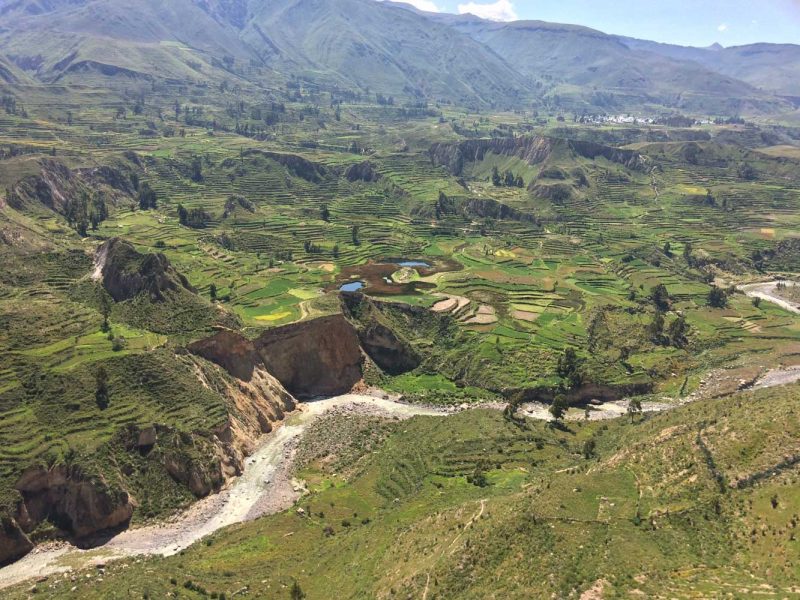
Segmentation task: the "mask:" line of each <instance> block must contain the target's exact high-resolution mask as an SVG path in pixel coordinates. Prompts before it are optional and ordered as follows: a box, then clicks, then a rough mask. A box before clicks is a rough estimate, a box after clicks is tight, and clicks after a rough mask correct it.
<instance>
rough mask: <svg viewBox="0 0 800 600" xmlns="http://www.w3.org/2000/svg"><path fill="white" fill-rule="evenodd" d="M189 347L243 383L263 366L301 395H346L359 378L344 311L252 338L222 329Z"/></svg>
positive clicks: (352, 337)
mask: <svg viewBox="0 0 800 600" xmlns="http://www.w3.org/2000/svg"><path fill="white" fill-rule="evenodd" d="M189 350H190V351H191V352H193V353H195V354H197V355H199V356H202V357H203V358H206V359H208V360H210V361H212V362H214V363H216V364H218V365H220V366H222V367H223V368H225V370H227V371H228V372H229V373H230V374H231V375H234V376H236V377H238V378H240V379H242V380H244V381H250V380H251V379H252V376H253V373H254V371H255V370H256V368H257V367H259V366H260V367H263V368H264V369H265V370H266V371H267V372H268V373H270V374H271V375H273V376H274V377H275V379H277V380H278V381H279V382H280V383H281V385H282V386H283V387H285V388H286V390H287V391H288V392H290V393H291V394H292V395H294V396H296V397H298V398H313V397H315V396H334V395H336V394H342V393H345V392H347V391H348V390H350V389H351V388H352V387H353V386H354V385H355V384H356V383H357V382H358V381H359V380H360V379H361V363H362V360H363V359H362V355H361V348H360V346H359V340H358V336H357V335H356V332H355V330H354V329H353V327H352V325H350V323H348V321H347V320H346V319H345V318H344V317H343V316H341V315H334V316H330V317H322V318H319V319H313V320H311V321H304V322H301V323H295V324H293V325H287V326H285V327H276V328H275V329H270V330H268V331H265V332H264V333H263V334H261V336H259V337H258V338H257V339H255V340H253V341H249V340H247V339H245V338H244V337H242V336H240V335H239V334H237V333H234V332H229V331H221V332H219V333H217V334H216V335H214V336H213V337H211V338H209V339H206V340H201V341H199V342H195V343H194V344H191V345H190V346H189Z"/></svg>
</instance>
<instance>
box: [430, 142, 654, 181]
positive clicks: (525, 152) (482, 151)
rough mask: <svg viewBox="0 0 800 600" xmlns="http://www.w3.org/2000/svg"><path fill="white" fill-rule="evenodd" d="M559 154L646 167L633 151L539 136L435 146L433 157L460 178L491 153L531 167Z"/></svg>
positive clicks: (630, 166) (634, 167)
mask: <svg viewBox="0 0 800 600" xmlns="http://www.w3.org/2000/svg"><path fill="white" fill-rule="evenodd" d="M556 152H558V153H574V154H576V155H578V156H582V157H584V158H589V159H595V158H598V157H602V158H605V159H606V160H609V161H611V162H616V163H619V164H622V165H624V166H626V167H627V168H630V169H640V168H642V167H643V166H644V162H643V159H642V157H641V155H640V154H639V153H638V152H634V151H632V150H621V149H619V148H614V147H612V146H604V145H602V144H597V143H595V142H589V141H582V140H568V139H559V138H550V137H542V136H538V135H532V136H521V137H515V138H491V139H480V140H466V141H463V142H459V143H439V144H434V145H433V146H431V149H430V157H431V161H432V162H433V164H434V165H436V166H444V167H446V168H447V169H448V170H449V171H450V172H451V173H452V174H453V175H456V176H460V175H462V174H463V172H464V167H465V166H466V164H467V163H471V162H480V161H482V160H483V159H484V158H485V156H486V155H487V154H490V153H492V154H500V155H502V156H516V157H518V158H520V159H522V160H524V161H525V162H526V163H528V164H529V165H538V164H541V163H543V162H545V161H546V160H547V159H549V158H550V156H551V155H553V154H554V153H556Z"/></svg>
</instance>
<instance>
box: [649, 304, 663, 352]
mask: <svg viewBox="0 0 800 600" xmlns="http://www.w3.org/2000/svg"><path fill="white" fill-rule="evenodd" d="M647 336H648V337H649V338H650V341H652V342H653V343H654V344H658V345H659V346H660V345H662V344H663V343H664V313H662V312H660V311H656V314H655V315H653V320H652V321H651V322H650V324H649V325H648V326H647Z"/></svg>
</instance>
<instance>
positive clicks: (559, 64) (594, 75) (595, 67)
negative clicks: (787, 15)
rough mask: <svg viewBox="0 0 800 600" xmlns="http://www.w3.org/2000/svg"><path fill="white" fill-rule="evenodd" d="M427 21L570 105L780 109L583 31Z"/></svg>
mask: <svg viewBox="0 0 800 600" xmlns="http://www.w3.org/2000/svg"><path fill="white" fill-rule="evenodd" d="M428 17H429V18H431V19H432V20H435V21H438V22H442V23H447V24H449V25H450V26H451V27H453V28H454V29H456V30H458V31H461V32H462V33H465V34H467V35H469V36H470V37H472V38H473V39H475V40H477V41H480V42H481V43H483V44H485V45H487V46H488V47H489V48H491V49H492V50H494V51H495V52H496V53H497V54H498V55H500V56H501V57H503V58H504V59H505V60H506V61H507V62H508V63H509V64H512V65H514V66H515V67H516V68H517V69H518V70H519V71H520V72H521V73H523V74H524V75H526V76H527V77H529V78H530V79H531V80H532V81H534V82H535V85H536V86H539V87H540V88H541V87H544V88H545V89H547V88H550V89H551V90H552V91H551V96H555V95H558V96H560V97H562V99H567V101H569V102H571V103H576V102H577V103H579V104H580V103H586V102H588V103H589V104H592V105H594V106H600V107H606V108H614V107H618V108H626V107H630V106H631V105H632V104H633V105H642V104H655V105H662V106H667V107H671V108H676V109H681V110H686V111H692V112H701V113H702V112H708V113H717V112H748V111H752V110H756V111H770V110H773V109H774V108H776V107H777V105H778V104H779V103H778V102H776V101H775V99H774V98H772V97H771V96H770V94H768V93H764V92H762V91H760V90H757V89H756V88H755V87H753V86H752V85H750V84H749V83H746V82H743V81H740V80H738V79H735V78H734V77H733V76H730V75H727V74H721V73H719V72H717V71H716V70H714V69H713V68H710V67H708V66H705V65H702V64H698V63H697V62H692V61H691V60H687V59H685V58H684V57H681V56H665V55H664V54H661V53H658V52H654V51H652V50H651V49H649V48H645V47H640V48H632V47H631V46H629V45H628V44H627V43H626V42H625V41H623V40H622V39H620V38H618V37H615V36H611V35H607V34H605V33H602V32H600V31H597V30H594V29H589V28H587V27H581V26H576V25H560V24H555V23H546V22H542V21H515V22H512V23H496V22H491V21H485V20H482V19H479V18H477V17H473V16H472V15H460V16H455V15H438V14H436V15H434V14H429V15H428ZM709 52H710V51H709ZM798 64H800V62H799V63H798Z"/></svg>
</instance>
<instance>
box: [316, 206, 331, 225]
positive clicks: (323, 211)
mask: <svg viewBox="0 0 800 600" xmlns="http://www.w3.org/2000/svg"><path fill="white" fill-rule="evenodd" d="M319 216H320V218H321V219H322V220H323V221H325V222H326V223H328V222H329V221H330V220H331V211H329V210H328V205H327V204H323V205H322V208H320V209H319Z"/></svg>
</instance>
